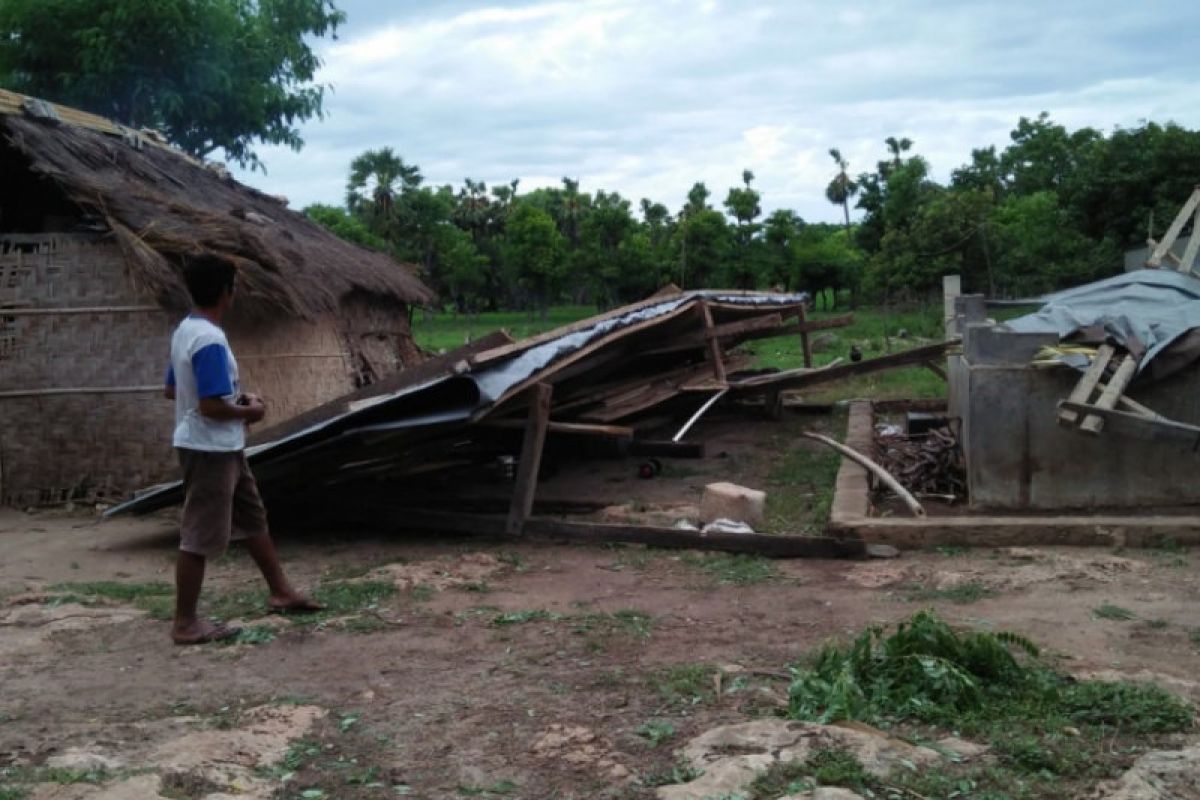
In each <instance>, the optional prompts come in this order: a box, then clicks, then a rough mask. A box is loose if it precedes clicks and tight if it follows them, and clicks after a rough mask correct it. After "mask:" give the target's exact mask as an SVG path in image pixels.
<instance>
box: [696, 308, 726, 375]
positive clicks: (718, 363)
mask: <svg viewBox="0 0 1200 800" xmlns="http://www.w3.org/2000/svg"><path fill="white" fill-rule="evenodd" d="M699 306H700V319H702V320H703V321H704V337H705V338H706V339H708V361H709V364H710V365H711V366H712V370H713V377H714V378H716V379H717V383H725V360H724V359H725V356H724V355H723V354H722V353H721V343H720V342H719V341H718V340H717V339H715V338H713V337H712V335H711V334H712V331H713V329H714V328H715V326H714V325H713V316H712V309H711V308H709V307H708V301H707V300H701V301H700V303H699Z"/></svg>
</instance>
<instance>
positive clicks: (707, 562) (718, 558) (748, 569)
mask: <svg viewBox="0 0 1200 800" xmlns="http://www.w3.org/2000/svg"><path fill="white" fill-rule="evenodd" d="M682 561H683V563H684V564H687V565H688V566H689V567H691V568H693V569H696V570H699V571H700V572H703V573H704V574H706V575H709V576H711V577H712V578H714V579H715V580H716V582H717V583H720V584H728V585H733V586H750V585H753V584H756V583H765V582H766V581H772V580H775V579H777V578H778V577H779V571H778V570H777V569H776V567H775V564H774V563H773V562H772V561H771V560H770V559H768V558H763V557H762V556H752V555H747V554H745V553H685V554H684V555H683V557H682Z"/></svg>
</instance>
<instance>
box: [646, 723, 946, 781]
mask: <svg viewBox="0 0 1200 800" xmlns="http://www.w3.org/2000/svg"><path fill="white" fill-rule="evenodd" d="M824 747H837V748H841V749H843V750H846V751H848V752H850V753H852V754H853V755H854V756H855V757H856V758H857V759H858V760H859V761H860V762H861V763H862V765H863V767H864V768H865V769H866V770H867V771H868V772H870V773H871V774H873V775H877V776H879V777H883V776H885V775H887V774H888V773H889V772H891V770H892V768H893V767H895V766H896V765H898V764H900V763H901V762H903V763H905V764H911V765H916V766H921V765H922V764H930V763H934V762H937V761H939V760H941V756H940V755H939V754H938V753H937V752H936V751H935V750H932V749H930V748H928V747H916V746H914V745H911V744H908V743H907V742H903V741H901V740H899V739H893V738H891V737H890V736H888V735H887V734H886V733H884V732H883V731H881V730H879V729H878V728H874V727H872V726H870V725H865V724H863V723H859V722H844V723H838V724H834V725H818V724H816V723H811V722H793V721H789V720H783V719H763V720H755V721H753V722H744V723H741V724H738V725H725V726H722V727H720V728H714V729H712V730H710V731H707V732H705V733H702V734H700V735H699V736H697V737H696V738H694V739H692V740H691V741H690V742H688V743H687V744H686V745H684V747H683V748H681V749H680V750H679V752H678V755H679V756H680V757H681V758H682V759H684V760H686V761H687V762H688V764H690V765H691V766H692V767H693V768H695V769H700V770H703V771H704V774H703V775H701V776H700V777H699V778H697V779H696V780H694V781H690V782H688V783H681V784H676V785H674V786H663V787H660V788H659V789H658V790H657V796H658V798H659V800H704V798H710V797H722V796H726V795H730V794H737V793H739V792H744V791H745V790H746V788H747V787H748V786H749V785H750V783H751V782H752V781H753V780H754V777H755V776H756V775H757V774H758V773H760V772H762V771H763V770H765V769H767V768H768V767H770V766H771V765H772V764H774V763H776V762H785V763H786V762H791V761H806V760H808V758H809V756H811V755H812V753H813V751H815V750H817V749H820V748H824ZM799 796H800V797H806V798H812V800H852V798H854V797H857V795H855V794H854V793H850V794H837V793H834V794H829V793H828V792H826V793H823V794H807V795H799Z"/></svg>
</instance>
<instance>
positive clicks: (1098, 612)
mask: <svg viewBox="0 0 1200 800" xmlns="http://www.w3.org/2000/svg"><path fill="white" fill-rule="evenodd" d="M1092 615H1093V616H1094V617H1096V618H1097V619H1115V620H1119V621H1122V622H1124V621H1127V620H1131V619H1133V618H1135V617H1136V616H1137V614H1134V613H1133V612H1132V611H1130V610H1129V609H1128V608H1123V607H1122V606H1118V605H1114V604H1112V603H1101V604H1100V605H1099V606H1098V607H1096V608H1095V609H1093V610H1092Z"/></svg>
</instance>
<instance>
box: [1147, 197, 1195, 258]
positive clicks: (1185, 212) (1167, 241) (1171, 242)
mask: <svg viewBox="0 0 1200 800" xmlns="http://www.w3.org/2000/svg"><path fill="white" fill-rule="evenodd" d="M1198 208H1200V186H1198V187H1196V188H1195V189H1194V190H1193V191H1192V196H1191V197H1189V198H1188V199H1187V202H1186V203H1184V204H1183V208H1181V209H1179V213H1178V214H1177V215H1176V216H1175V220H1174V221H1173V222H1172V223H1171V227H1169V228H1167V232H1166V234H1164V235H1163V238H1162V241H1161V242H1159V243H1158V245H1157V246H1156V247H1155V248H1154V252H1153V253H1151V254H1150V258H1148V259H1147V260H1146V263H1147V264H1148V265H1149V266H1151V267H1158V266H1161V265H1162V261H1163V256H1165V255H1166V254H1167V253H1169V252H1170V250H1171V248H1172V247H1174V246H1175V240H1176V239H1178V238H1179V234H1180V233H1181V232H1182V231H1183V226H1184V225H1186V224H1187V221H1188V219H1189V218H1190V217H1191V216H1192V215H1193V214H1194V213H1196V210H1197V209H1198ZM1175 260H1176V261H1178V259H1175Z"/></svg>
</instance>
